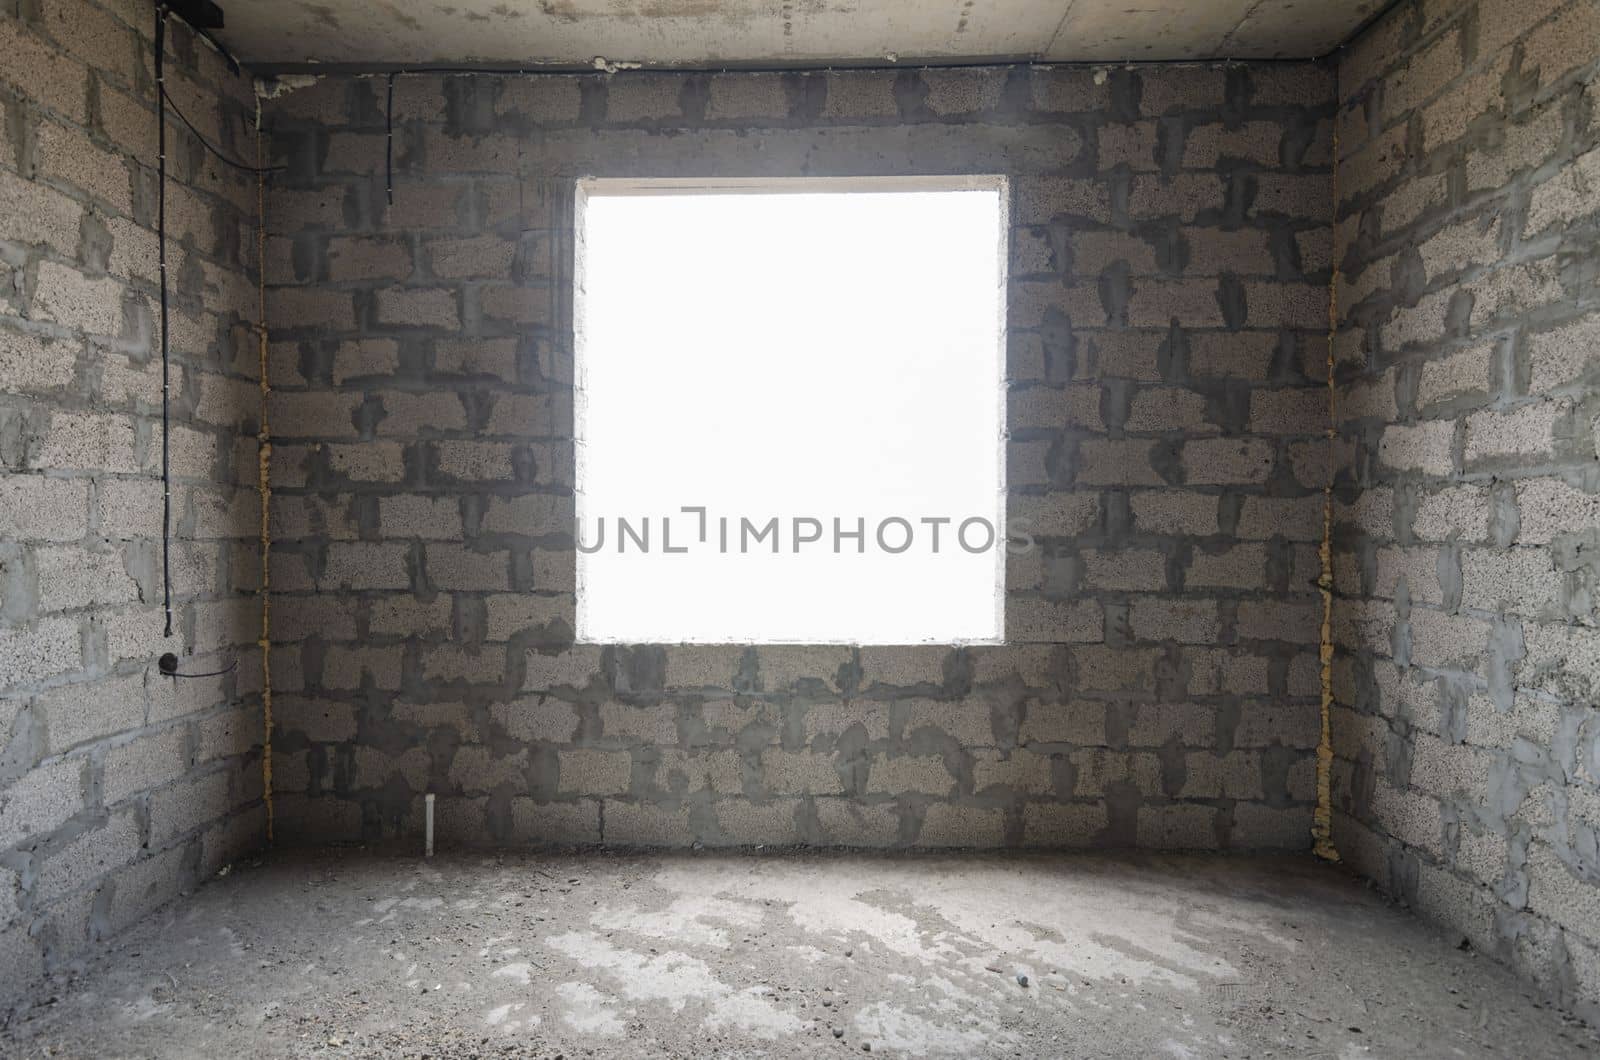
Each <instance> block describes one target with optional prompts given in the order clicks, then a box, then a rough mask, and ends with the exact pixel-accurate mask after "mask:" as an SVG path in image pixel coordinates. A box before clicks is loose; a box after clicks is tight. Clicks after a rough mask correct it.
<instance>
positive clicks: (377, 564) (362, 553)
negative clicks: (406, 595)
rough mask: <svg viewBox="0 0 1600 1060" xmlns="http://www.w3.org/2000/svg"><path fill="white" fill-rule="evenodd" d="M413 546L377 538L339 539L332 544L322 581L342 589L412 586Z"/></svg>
mask: <svg viewBox="0 0 1600 1060" xmlns="http://www.w3.org/2000/svg"><path fill="white" fill-rule="evenodd" d="M410 552H411V550H410V547H409V546H408V545H404V544H386V543H380V542H376V541H349V542H345V541H336V542H334V543H332V544H330V545H329V546H328V552H327V562H326V563H325V565H324V567H323V572H322V577H321V578H319V579H318V584H319V585H321V586H326V587H328V588H339V589H354V590H363V589H408V588H410V587H411V575H410V573H409V572H408V571H407V569H406V568H407V566H408V563H409V561H410Z"/></svg>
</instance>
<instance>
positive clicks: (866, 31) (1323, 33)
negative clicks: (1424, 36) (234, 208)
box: [218, 0, 1387, 68]
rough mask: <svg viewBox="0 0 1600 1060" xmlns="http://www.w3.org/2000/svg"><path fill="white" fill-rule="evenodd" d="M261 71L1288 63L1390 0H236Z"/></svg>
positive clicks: (1329, 45)
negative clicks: (595, 64)
mask: <svg viewBox="0 0 1600 1060" xmlns="http://www.w3.org/2000/svg"><path fill="white" fill-rule="evenodd" d="M221 2H222V6H223V10H224V11H225V13H226V17H227V28H226V29H224V30H223V31H221V32H220V33H219V34H218V36H219V37H220V38H221V39H222V40H223V41H224V42H225V43H226V44H227V45H228V46H229V47H230V48H232V49H233V50H234V51H235V52H236V53H237V54H238V55H239V57H240V58H241V59H244V60H245V61H247V62H252V63H254V64H256V65H258V66H262V67H275V68H296V67H300V68H303V67H304V66H305V65H306V64H312V63H315V64H340V65H344V66H385V65H393V64H398V63H410V64H420V63H429V62H432V63H445V62H449V63H483V64H494V65H532V64H536V63H541V64H543V63H551V64H561V65H568V66H574V65H587V64H589V63H590V62H591V60H593V59H594V58H595V57H596V56H604V57H605V58H606V59H609V60H611V61H613V62H641V63H644V64H645V65H661V66H689V67H693V66H721V65H729V66H761V65H772V66H807V65H817V64H821V63H827V62H836V63H857V64H862V63H876V64H878V65H882V64H883V63H884V61H885V59H886V58H887V57H890V56H893V57H894V58H895V59H897V60H898V61H900V62H906V63H920V62H958V61H974V60H1039V61H1057V62H1061V61H1073V62H1076V61H1092V62H1101V61H1103V62H1117V61H1123V60H1155V59H1219V58H1220V59H1285V58H1296V59H1303V58H1310V57H1313V56H1319V55H1324V54H1326V53H1327V52H1329V51H1331V50H1332V49H1333V48H1335V47H1336V46H1338V45H1339V44H1340V43H1342V42H1343V41H1345V40H1346V39H1348V38H1349V36H1350V35H1351V34H1352V33H1353V32H1354V31H1355V30H1356V29H1357V28H1358V27H1359V26H1361V25H1362V24H1363V23H1365V22H1366V21H1367V20H1368V19H1369V18H1370V17H1371V16H1372V15H1373V14H1374V13H1375V12H1376V11H1377V10H1378V9H1380V8H1382V7H1383V6H1385V5H1386V3H1387V0H982V2H980V0H221Z"/></svg>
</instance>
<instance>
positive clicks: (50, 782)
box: [0, 758, 84, 849]
mask: <svg viewBox="0 0 1600 1060" xmlns="http://www.w3.org/2000/svg"><path fill="white" fill-rule="evenodd" d="M83 808H84V761H83V759H81V758H73V759H67V760H64V761H56V762H52V763H50V764H49V765H42V766H35V767H34V768H33V769H31V770H29V771H28V772H26V773H24V774H23V775H22V776H21V777H20V778H19V779H18V780H16V781H15V782H13V783H12V784H11V785H10V787H8V788H7V789H6V798H5V801H4V803H3V804H0V849H6V848H8V847H13V846H16V845H18V844H19V843H21V842H22V841H24V840H27V839H32V840H35V841H37V840H38V839H42V838H44V837H45V836H48V835H49V834H50V833H51V832H54V831H55V830H56V829H57V828H59V827H60V826H61V825H62V824H64V823H66V822H67V821H68V820H70V819H71V818H72V817H74V816H76V815H77V814H78V813H80V812H81V811H82V810H83Z"/></svg>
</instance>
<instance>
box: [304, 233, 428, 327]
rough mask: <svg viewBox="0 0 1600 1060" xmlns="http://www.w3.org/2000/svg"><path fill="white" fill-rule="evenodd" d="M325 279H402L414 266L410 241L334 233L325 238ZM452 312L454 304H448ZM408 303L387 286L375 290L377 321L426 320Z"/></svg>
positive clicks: (424, 311)
mask: <svg viewBox="0 0 1600 1060" xmlns="http://www.w3.org/2000/svg"><path fill="white" fill-rule="evenodd" d="M327 258H328V278H329V279H330V280H332V281H333V282H334V283H346V282H349V281H352V280H406V279H410V278H411V275H412V272H413V271H414V267H413V265H412V262H411V243H410V241H409V240H406V239H402V238H398V237H395V236H337V237H335V238H333V239H330V240H328V249H327ZM439 293H443V292H439ZM450 308H451V311H452V312H453V311H454V308H455V307H454V305H453V304H452V305H451V307H450ZM427 312H428V310H426V309H424V308H423V307H422V306H421V305H414V304H408V303H407V302H406V300H405V295H404V294H403V293H402V292H400V291H397V290H394V289H390V290H385V291H381V292H379V295H378V320H379V322H380V323H384V324H412V323H426V322H428V321H426V320H423V321H419V320H416V319H414V317H415V316H417V315H422V314H425V313H427Z"/></svg>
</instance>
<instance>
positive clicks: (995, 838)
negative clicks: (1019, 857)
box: [916, 802, 1005, 847]
mask: <svg viewBox="0 0 1600 1060" xmlns="http://www.w3.org/2000/svg"><path fill="white" fill-rule="evenodd" d="M1004 838H1005V815H1004V814H1003V813H1002V811H1000V810H998V809H992V808H987V807H980V806H958V805H955V804H953V803H948V802H936V803H933V804H932V805H930V806H929V807H928V809H927V812H926V813H925V814H924V815H923V818H922V827H921V829H920V830H918V832H917V838H916V845H917V846H920V847H997V846H1000V845H1001V844H1002V842H1003V841H1004Z"/></svg>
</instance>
